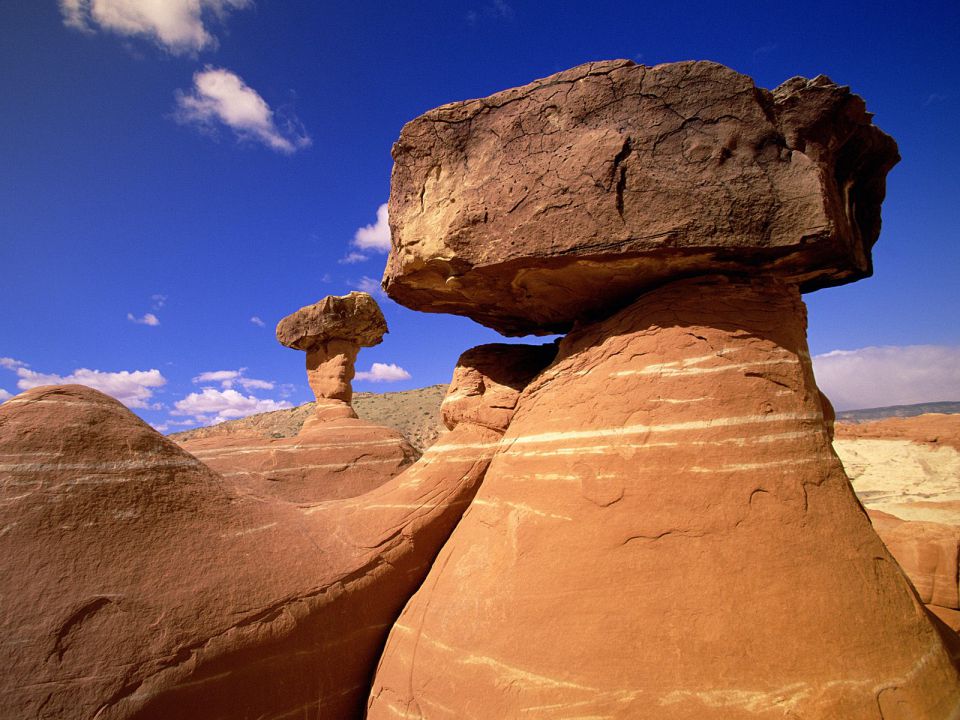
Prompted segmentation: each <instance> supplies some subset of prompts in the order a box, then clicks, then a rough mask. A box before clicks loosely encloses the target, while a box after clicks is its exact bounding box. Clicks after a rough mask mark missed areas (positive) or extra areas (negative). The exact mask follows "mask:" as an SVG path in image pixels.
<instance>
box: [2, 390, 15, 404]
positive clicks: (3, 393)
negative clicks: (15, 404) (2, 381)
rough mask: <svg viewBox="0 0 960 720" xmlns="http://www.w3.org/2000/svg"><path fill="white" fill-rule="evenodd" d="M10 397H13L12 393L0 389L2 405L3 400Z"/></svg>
mask: <svg viewBox="0 0 960 720" xmlns="http://www.w3.org/2000/svg"><path fill="white" fill-rule="evenodd" d="M12 397H13V394H12V393H9V392H7V391H6V390H4V389H3V388H0V403H2V402H3V401H4V400H9V399H10V398H12Z"/></svg>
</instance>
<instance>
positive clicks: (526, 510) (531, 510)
mask: <svg viewBox="0 0 960 720" xmlns="http://www.w3.org/2000/svg"><path fill="white" fill-rule="evenodd" d="M473 504H474V505H479V506H481V507H502V506H506V507H509V508H511V509H513V510H516V511H518V512H519V513H521V514H523V515H537V516H538V517H544V518H551V519H554V520H573V518H572V517H569V516H567V515H555V514H554V513H548V512H543V511H542V510H537V509H536V508H535V507H532V506H530V505H526V504H524V503H517V502H511V501H509V500H494V499H492V498H475V499H474V501H473Z"/></svg>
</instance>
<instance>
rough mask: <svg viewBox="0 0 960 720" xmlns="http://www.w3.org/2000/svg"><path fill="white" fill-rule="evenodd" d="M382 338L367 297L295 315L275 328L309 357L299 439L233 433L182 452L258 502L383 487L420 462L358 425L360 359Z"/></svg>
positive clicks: (367, 425) (382, 431) (325, 303)
mask: <svg viewBox="0 0 960 720" xmlns="http://www.w3.org/2000/svg"><path fill="white" fill-rule="evenodd" d="M386 332H387V324H386V321H385V320H384V318H383V314H382V313H381V312H380V308H379V306H378V305H377V303H376V301H375V300H374V299H373V298H372V297H371V296H370V295H368V294H367V293H361V292H352V293H350V294H349V295H345V296H342V297H337V296H332V295H331V296H327V297H325V298H324V299H323V300H321V301H319V302H317V303H315V304H313V305H308V306H307V307H303V308H300V310H298V311H297V312H295V313H293V314H291V315H288V316H287V317H285V318H284V319H283V320H281V321H280V322H279V324H278V325H277V340H278V341H279V342H280V343H281V344H282V345H285V346H287V347H290V348H294V349H296V350H303V351H305V352H306V355H307V380H308V382H309V383H310V387H311V389H312V390H313V392H314V394H315V396H316V399H317V404H316V406H315V408H314V411H313V413H312V414H311V416H310V417H309V418H307V420H306V421H305V422H304V423H303V427H302V428H301V429H300V432H299V433H297V435H296V436H295V437H292V438H271V437H266V438H265V437H262V436H259V435H257V434H255V433H253V432H250V433H237V434H232V435H226V436H214V437H208V438H203V439H200V438H198V439H191V440H184V441H182V442H180V445H181V446H182V447H183V448H184V449H186V450H187V451H189V452H190V453H192V454H193V455H195V456H196V457H198V458H199V459H200V460H202V461H203V462H204V463H206V464H207V465H208V466H210V467H211V468H213V469H214V470H216V471H217V472H218V473H220V474H221V475H222V476H223V478H224V479H225V480H226V481H227V482H229V483H230V484H231V485H232V486H233V487H234V488H236V489H237V490H239V491H242V492H244V493H249V494H252V495H255V496H257V497H274V498H278V499H283V500H289V501H291V502H319V501H323V500H333V499H337V498H346V497H353V496H355V495H360V494H362V493H365V492H368V491H370V490H372V489H374V488H375V487H378V486H379V485H382V484H383V483H385V482H387V481H388V480H389V479H390V478H392V477H394V476H395V475H396V474H397V473H399V472H400V471H401V470H403V469H404V468H405V467H407V466H408V465H410V463H412V462H413V461H414V460H415V459H416V458H417V457H418V455H419V453H417V451H416V450H414V448H413V447H412V446H411V445H410V443H408V442H407V440H406V439H405V438H404V437H403V436H402V435H401V434H400V433H399V432H397V431H396V430H393V429H391V428H386V427H383V426H381V425H377V424H375V423H371V422H368V421H365V420H360V419H358V418H357V414H356V413H355V412H354V410H353V408H352V407H351V405H350V401H351V398H352V397H353V389H352V385H351V380H353V376H354V363H355V362H356V358H357V353H358V352H359V350H360V348H361V347H370V346H373V345H376V344H378V343H379V342H380V341H381V339H382V338H383V335H384V334H385V333H386Z"/></svg>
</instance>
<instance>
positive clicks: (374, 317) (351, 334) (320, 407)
mask: <svg viewBox="0 0 960 720" xmlns="http://www.w3.org/2000/svg"><path fill="white" fill-rule="evenodd" d="M386 333H387V321H386V320H384V318H383V313H382V312H380V308H379V306H378V305H377V302H376V300H374V299H373V297H371V296H370V295H369V294H368V293H364V292H352V293H350V294H349V295H343V296H340V297H338V296H336V295H328V296H327V297H325V298H324V299H323V300H321V301H320V302H317V303H314V304H313V305H307V306H306V307H302V308H300V309H299V310H297V311H296V312H295V313H292V314H291V315H287V317H285V318H283V320H281V321H280V322H279V323H277V340H278V341H279V343H280V344H281V345H285V346H286V347H288V348H293V349H294V350H303V351H304V352H306V353H307V381H308V382H309V383H310V389H311V390H313V394H314V395H315V396H316V398H317V409H316V415H317V417H318V418H321V419H325V418H330V417H354V418H355V417H356V416H357V415H356V413H355V412H353V408H351V407H350V399H351V398H352V397H353V388H352V387H351V385H350V381H351V380H353V375H354V363H355V362H356V360H357V353H358V352H359V350H360V348H361V347H373V346H374V345H379V344H380V342H381V341H382V340H383V336H384V335H385V334H386Z"/></svg>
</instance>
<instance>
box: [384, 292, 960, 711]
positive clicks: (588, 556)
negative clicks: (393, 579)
mask: <svg viewBox="0 0 960 720" xmlns="http://www.w3.org/2000/svg"><path fill="white" fill-rule="evenodd" d="M805 324H806V323H805V311H804V307H803V304H802V302H801V301H800V297H799V294H798V292H797V290H796V289H795V288H794V287H790V286H787V285H785V284H782V283H781V282H779V281H777V280H773V279H761V280H754V281H732V280H725V279H723V278H707V279H700V280H695V281H680V282H676V283H673V284H670V285H667V286H665V287H663V288H661V289H659V290H656V291H653V292H650V293H648V294H646V295H644V296H642V297H641V298H640V299H639V300H638V301H637V302H636V303H634V304H633V305H632V306H630V307H628V308H626V309H624V310H622V311H620V312H618V313H616V314H615V315H613V316H612V317H610V318H609V319H607V320H604V321H602V322H598V323H595V324H593V325H589V326H585V327H582V328H580V329H579V330H575V331H574V332H572V333H571V334H570V335H568V336H567V337H566V338H564V339H563V340H562V341H561V343H560V351H559V355H558V357H557V360H556V361H555V362H554V363H553V365H552V366H551V367H550V368H548V369H547V370H546V371H544V373H542V374H541V375H540V376H539V377H538V378H537V379H536V380H535V381H534V382H533V383H531V384H530V385H529V386H528V387H527V389H526V390H525V391H524V393H523V394H522V396H521V397H520V400H519V403H518V408H517V412H516V415H515V416H514V418H513V421H512V422H511V424H510V427H509V428H508V430H507V432H506V434H505V436H504V439H503V441H502V444H501V449H500V450H499V451H498V453H497V455H496V456H495V457H494V459H493V461H492V463H491V465H490V468H489V469H488V471H487V474H486V478H485V481H484V484H483V486H482V487H481V488H480V490H479V492H478V494H477V496H476V498H475V499H474V501H473V503H472V505H471V508H470V512H469V513H467V514H466V515H465V516H464V518H463V520H462V521H461V522H460V524H459V525H458V526H457V528H456V530H455V531H454V533H453V535H452V536H451V538H450V540H449V541H448V542H447V544H446V545H445V546H444V548H443V550H442V551H441V553H440V555H439V557H438V558H437V561H436V562H435V564H434V566H433V568H432V570H431V572H430V574H429V575H428V577H427V580H426V581H425V583H424V585H423V586H422V588H421V589H420V590H419V591H418V592H417V594H416V595H415V596H414V598H413V599H412V600H411V601H410V603H409V604H408V605H407V607H406V608H405V610H404V612H403V614H402V616H401V617H400V619H399V620H398V622H397V624H396V625H395V627H394V629H393V631H392V632H391V635H390V639H389V641H388V643H387V648H386V650H385V652H384V656H383V659H382V660H381V663H380V667H379V669H378V672H377V676H376V679H375V682H374V686H373V689H372V693H371V698H370V702H369V708H368V718H370V719H371V720H381V719H383V718H427V717H460V718H505V717H511V718H521V717H536V718H559V717H571V716H576V717H617V718H637V717H642V718H670V720H705V719H707V720H709V719H715V720H736V719H738V718H751V719H754V718H804V720H828V719H829V720H833V719H835V718H844V719H845V720H880V719H881V718H883V719H884V720H892V719H895V718H896V719H899V720H908V719H914V720H940V719H942V718H946V717H950V716H951V712H955V711H956V709H957V708H958V707H960V684H958V681H957V671H956V670H955V668H954V667H953V665H952V664H951V661H950V658H949V656H948V653H947V651H946V649H945V648H944V646H943V643H942V642H941V640H940V638H939V636H938V634H937V632H936V631H935V629H934V627H933V626H932V625H931V623H930V622H929V620H928V619H927V617H926V616H925V614H924V610H923V606H922V605H921V603H920V602H919V601H918V598H917V596H916V594H915V593H914V591H913V589H912V588H911V587H910V585H909V584H908V582H907V581H906V579H905V577H904V576H903V574H902V572H901V571H900V569H899V567H898V566H897V564H896V562H895V561H894V560H893V559H892V557H891V556H890V554H889V552H888V551H887V550H886V548H885V547H884V545H883V543H882V542H881V541H880V539H879V538H878V537H877V535H876V533H875V532H874V531H873V529H872V527H871V525H870V521H869V519H868V518H867V516H866V513H865V512H864V511H863V509H862V507H861V506H860V503H859V502H858V501H857V499H856V497H855V495H854V494H853V492H852V490H851V487H850V484H849V482H848V481H847V478H846V477H845V475H844V472H843V468H842V466H841V464H840V462H839V460H838V459H837V457H836V455H835V454H834V452H833V450H832V448H831V445H830V440H829V437H828V431H827V427H826V423H825V419H824V413H823V407H822V404H821V399H820V394H819V392H818V390H817V387H816V385H815V383H814V379H813V373H812V369H811V365H810V358H809V355H808V351H807V345H806V339H805V331H806V327H805Z"/></svg>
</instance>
